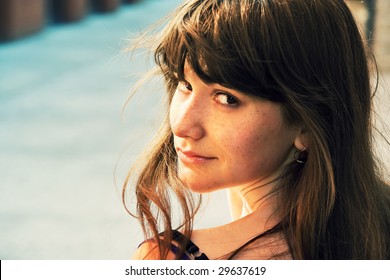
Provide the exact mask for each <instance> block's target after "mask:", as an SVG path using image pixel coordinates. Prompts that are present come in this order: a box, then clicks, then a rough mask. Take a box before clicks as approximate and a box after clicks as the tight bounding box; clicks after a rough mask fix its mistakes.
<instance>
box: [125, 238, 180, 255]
mask: <svg viewBox="0 0 390 280" xmlns="http://www.w3.org/2000/svg"><path fill="white" fill-rule="evenodd" d="M132 259H133V260H160V259H161V258H160V250H159V248H158V245H157V242H156V241H154V240H147V241H145V242H143V243H142V244H141V245H140V246H139V247H138V249H137V251H135V253H134V255H133V257H132ZM165 259H166V260H174V259H175V254H174V253H173V252H168V255H167V257H166V258H165Z"/></svg>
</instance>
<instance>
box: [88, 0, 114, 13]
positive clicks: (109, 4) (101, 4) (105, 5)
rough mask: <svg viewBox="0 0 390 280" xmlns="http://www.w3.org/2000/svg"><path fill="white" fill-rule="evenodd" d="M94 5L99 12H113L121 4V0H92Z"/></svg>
mask: <svg viewBox="0 0 390 280" xmlns="http://www.w3.org/2000/svg"><path fill="white" fill-rule="evenodd" d="M92 2H93V7H94V9H95V10H96V11H98V12H112V11H114V10H116V9H117V8H118V6H119V3H120V2H121V1H120V0H92Z"/></svg>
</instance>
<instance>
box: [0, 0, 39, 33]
mask: <svg viewBox="0 0 390 280" xmlns="http://www.w3.org/2000/svg"><path fill="white" fill-rule="evenodd" d="M45 4H46V1H45V0H34V1H31V0H0V41H4V40H10V39H16V38H19V37H21V36H25V35H28V34H31V33H34V32H37V31H38V30H40V29H41V28H42V27H43V25H44V23H45V7H46V5H45Z"/></svg>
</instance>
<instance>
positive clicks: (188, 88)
mask: <svg viewBox="0 0 390 280" xmlns="http://www.w3.org/2000/svg"><path fill="white" fill-rule="evenodd" d="M177 87H178V88H179V89H180V90H182V91H192V86H191V84H190V83H188V82H186V81H179V84H178V85H177Z"/></svg>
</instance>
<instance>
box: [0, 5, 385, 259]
mask: <svg viewBox="0 0 390 280" xmlns="http://www.w3.org/2000/svg"><path fill="white" fill-rule="evenodd" d="M181 2H182V1H181V0H0V128H1V133H0V259H128V258H130V257H131V255H132V253H133V252H134V250H135V249H136V247H137V245H138V244H139V243H140V242H141V241H142V240H143V237H142V233H141V230H140V227H139V225H138V222H137V221H136V220H135V219H134V218H132V217H131V216H129V214H127V212H126V211H125V210H124V207H123V205H122V202H121V188H122V183H123V181H124V179H125V177H126V173H127V171H128V168H129V167H130V166H131V163H132V162H133V161H134V159H135V157H136V156H137V155H138V154H139V152H140V151H141V150H142V149H143V148H144V147H145V145H147V143H148V140H149V139H150V138H151V136H152V135H153V131H154V130H155V129H156V128H157V127H158V123H159V122H160V120H161V118H162V113H161V112H162V110H161V102H160V101H161V99H160V98H161V95H162V87H161V85H160V84H159V83H158V82H156V84H153V85H148V87H147V88H148V90H147V92H145V94H138V95H136V96H135V97H134V98H133V99H132V100H131V102H130V103H128V105H127V106H125V105H126V101H127V99H128V97H129V91H130V87H131V85H132V84H134V81H135V80H136V79H137V78H138V77H139V75H140V74H142V73H144V72H145V71H146V70H147V69H148V68H149V67H150V66H151V65H152V63H151V62H149V61H148V60H146V59H145V57H144V56H143V55H142V53H138V54H137V53H136V54H135V55H134V57H132V59H131V61H130V57H129V55H128V54H125V53H124V52H123V49H124V47H125V46H126V45H127V44H128V41H127V39H128V38H130V37H131V36H134V35H135V34H139V33H140V32H141V31H142V30H144V29H145V28H146V27H148V26H150V25H151V24H152V23H154V22H156V21H157V20H158V19H161V18H162V17H164V16H165V15H167V14H168V13H169V12H170V11H172V10H173V9H174V8H175V7H177V6H178V5H179V4H180V3H181ZM347 2H348V4H349V5H350V7H351V9H352V10H353V12H354V14H355V15H356V18H357V20H358V21H359V23H360V25H361V27H362V32H364V33H365V34H366V36H367V39H368V40H370V43H371V46H372V48H373V50H374V52H375V54H376V56H377V60H378V63H379V66H380V70H381V72H382V74H381V77H380V87H379V91H378V95H377V97H376V105H377V111H378V114H379V117H380V118H381V119H383V120H384V123H387V124H389V123H390V122H389V117H388V116H389V105H390V101H389V90H388V82H389V81H390V39H389V37H390V36H389V35H388V34H389V30H390V18H389V17H388V14H389V13H390V1H387V0H376V1H370V0H369V1H352V0H351V1H347ZM143 93H144V91H143ZM387 132H388V131H387ZM381 149H382V150H381ZM378 151H379V153H380V154H382V155H383V157H384V158H383V160H384V161H385V162H386V165H387V166H389V158H388V154H389V153H388V147H385V146H384V145H383V143H381V142H380V141H379V142H378ZM204 213H207V219H202V215H203V214H204ZM228 220H229V213H228V208H227V205H226V201H225V194H224V193H223V192H217V193H215V194H212V195H210V196H209V197H206V203H205V205H204V208H203V209H202V212H201V215H200V216H199V217H198V221H197V227H210V226H217V225H220V224H223V223H225V222H227V221H228Z"/></svg>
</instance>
